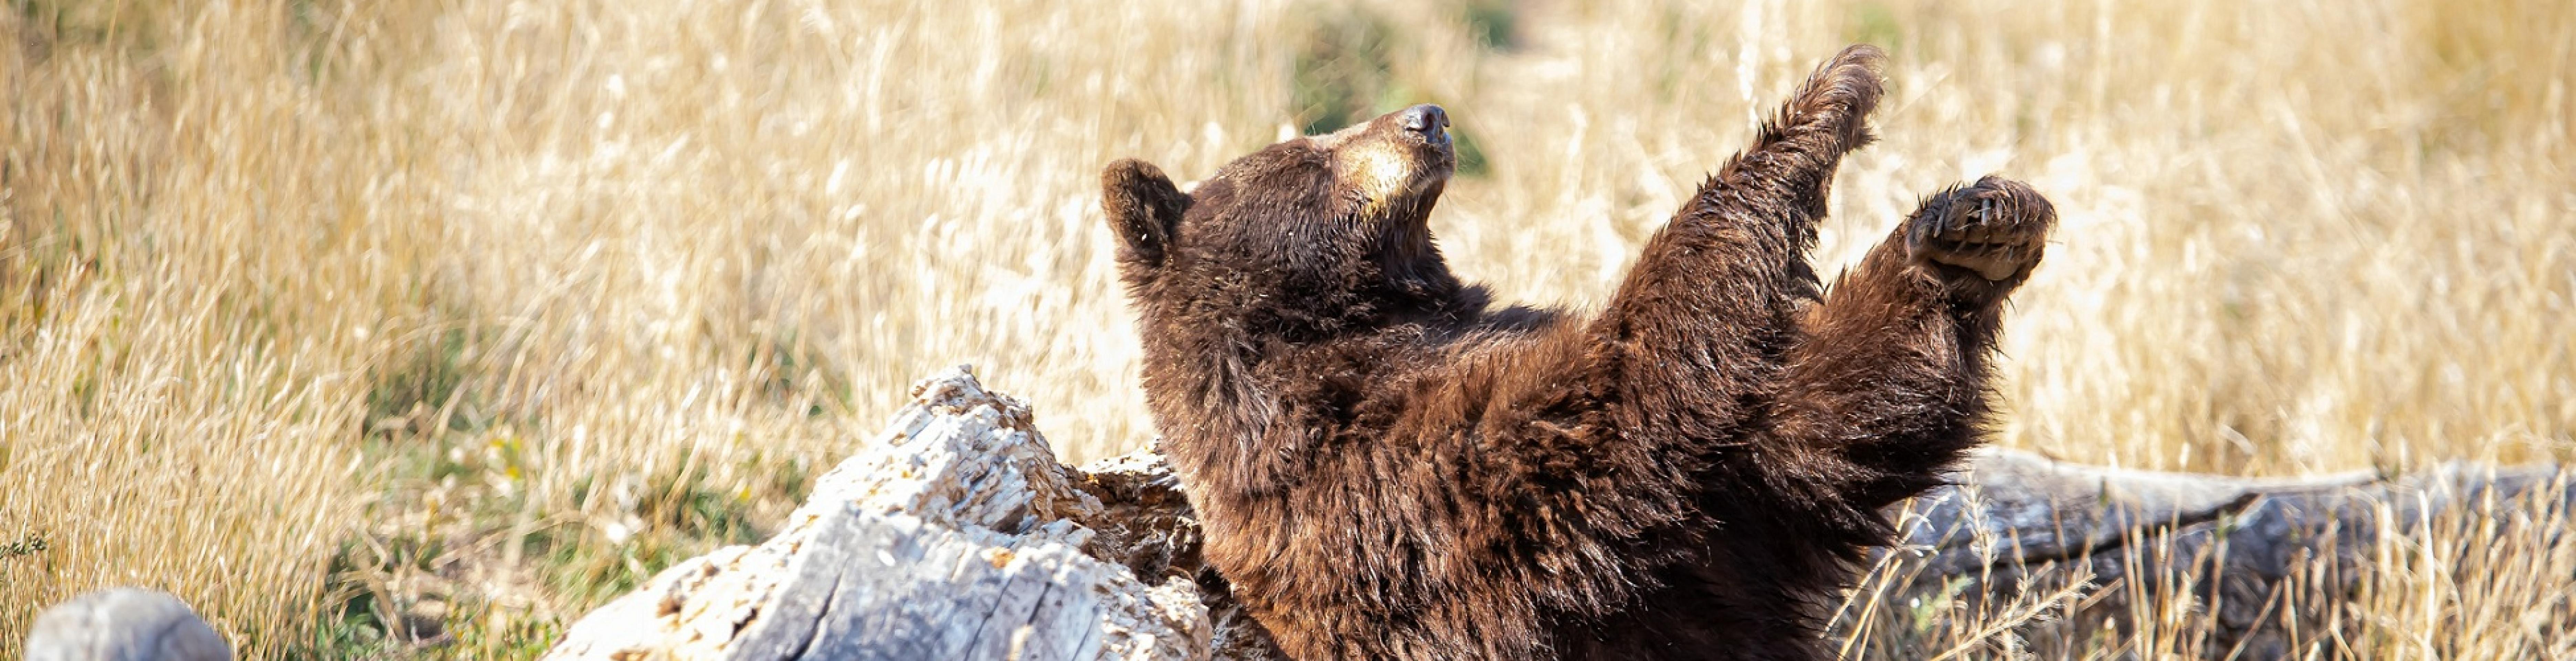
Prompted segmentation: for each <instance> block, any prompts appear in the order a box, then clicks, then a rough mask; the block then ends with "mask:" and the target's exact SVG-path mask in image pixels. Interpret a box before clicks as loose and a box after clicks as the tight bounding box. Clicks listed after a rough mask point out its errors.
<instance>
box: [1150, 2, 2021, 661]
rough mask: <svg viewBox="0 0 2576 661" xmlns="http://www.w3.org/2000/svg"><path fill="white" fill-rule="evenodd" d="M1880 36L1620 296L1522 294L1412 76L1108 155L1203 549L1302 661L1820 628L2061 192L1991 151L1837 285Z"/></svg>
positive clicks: (1953, 450)
mask: <svg viewBox="0 0 2576 661" xmlns="http://www.w3.org/2000/svg"><path fill="white" fill-rule="evenodd" d="M1881 57H1882V56H1881V55H1880V53H1879V51H1878V50H1877V49H1875V48H1871V47H1868V46H1855V47H1852V48H1850V49H1847V50H1845V51H1843V52H1842V53H1841V54H1840V55H1837V56H1836V57H1835V58H1834V59H1833V60H1832V61H1830V62H1827V63H1826V64H1824V65H1823V66H1822V67H1820V68H1818V69H1817V71H1816V72H1815V73H1814V74H1813V75H1812V76H1810V77H1809V78H1808V79H1807V80H1806V82H1805V83H1804V85H1802V86H1801V87H1799V88H1798V90H1797V91H1796V93H1795V95H1794V97H1793V98H1792V99H1791V100H1790V101H1789V103H1788V105H1787V106H1786V107H1784V108H1782V109H1781V111H1780V114H1779V116H1778V118H1777V119H1775V120H1773V121H1771V122H1767V123H1765V124H1764V125H1763V126H1761V127H1760V129H1759V133H1758V135H1757V136H1756V137H1755V139H1754V143H1753V145H1752V147H1751V148H1750V149H1747V150H1746V151H1744V152H1743V153H1741V154H1738V155H1736V156H1735V157H1733V158H1731V159H1729V160H1728V161H1726V163H1725V164H1724V165H1723V166H1722V167H1721V168H1720V169H1719V171H1718V173H1717V175H1716V176H1714V177H1711V178H1710V179H1709V180H1708V181H1707V183H1705V184H1704V185H1702V186H1701V187H1700V189H1699V192H1698V194H1697V195H1696V196H1694V197H1692V198H1691V200H1690V201H1689V203H1688V204H1686V205H1685V206H1683V207H1682V209H1681V210H1680V212H1678V213H1676V214H1675V215H1674V217H1673V219H1672V220H1671V222H1670V223H1668V224H1667V225H1666V226H1665V227H1664V228H1663V229H1662V230H1661V231H1659V232H1658V233H1657V234H1656V235H1655V236H1654V237H1653V239H1651V240H1650V241H1648V242H1647V244H1646V246H1645V249H1644V253H1643V254H1642V255H1640V256H1639V257H1638V259H1637V262H1636V264H1635V266H1633V267H1632V269H1631V270H1630V272H1629V273H1628V275H1627V277H1626V280H1625V281H1624V282H1622V283H1621V284H1620V285H1619V288H1618V290H1617V292H1616V293H1615V294H1614V295H1613V296H1612V297H1611V299H1610V300H1609V301H1608V303H1607V304H1606V306H1605V308H1604V309H1602V310H1601V311H1599V312H1598V313H1594V314H1590V315H1588V316H1587V315H1580V314H1574V313H1569V312H1564V311H1557V310H1545V309H1534V308H1529V307H1498V306H1496V305H1494V304H1492V303H1491V302H1490V301H1489V297H1488V295H1487V293H1486V291H1485V289H1483V288H1481V287H1477V286H1473V285H1468V284H1464V283H1462V282H1460V281H1459V280H1458V279H1457V278H1456V277H1454V276H1452V275H1451V274H1450V271H1449V269H1448V267H1447V266H1446V265H1444V264H1443V262H1442V259H1441V256H1440V251H1439V249H1438V248H1437V247H1436V246H1435V245H1434V243H1433V241H1432V237H1431V232H1430V230H1429V229H1428V225H1427V223H1426V218H1427V217H1428V216H1429V214H1430V212H1431V208H1432V205H1433V204H1434V203H1435V202H1437V201H1438V200H1439V198H1440V193H1441V190H1442V188H1443V186H1444V184H1445V183H1446V182H1447V180H1448V177H1449V174H1450V171H1451V168H1452V164H1453V162H1454V156H1453V154H1452V151H1451V147H1450V138H1449V135H1448V132H1447V125H1448V119H1447V116H1446V115H1445V114H1443V111H1442V110H1441V109H1440V108H1438V107H1436V106H1415V107H1413V108H1409V109H1406V110H1402V111H1399V112H1395V113H1392V114H1389V115H1386V116H1383V117H1379V118H1377V119H1375V120H1373V121H1370V122H1368V123H1367V124H1364V125H1360V126H1354V127H1351V128H1349V129H1347V130H1343V131H1340V132H1337V133H1333V134H1330V135H1321V136H1313V137H1302V138H1296V139H1292V140H1289V141H1286V142H1282V143H1279V144H1276V145H1272V146H1270V147H1269V148H1266V149H1263V150H1261V151H1258V152H1255V153H1253V154H1251V155H1249V156H1245V157H1243V158H1241V159H1238V160H1236V161H1234V162H1233V163H1230V164H1227V165H1226V166H1225V167H1224V168H1222V169H1220V170H1218V171H1217V173H1216V174H1215V175H1214V176H1212V177H1209V178H1208V179H1206V180H1205V181H1204V182H1203V183H1201V184H1200V185H1199V186H1198V187H1197V188H1196V189H1195V190H1194V191H1192V192H1190V193H1183V192H1182V191H1181V190H1180V189H1179V188H1177V187H1175V186H1173V184H1172V182H1171V181H1170V180H1169V179H1167V178H1166V177H1165V176H1164V175H1163V173H1162V172H1160V171H1159V170H1157V169H1156V168H1155V167H1154V166H1153V165H1150V164H1147V163H1144V162H1141V161H1135V160H1122V161H1119V162H1117V163H1113V164H1111V165H1110V166H1109V167H1108V169H1107V171H1106V172H1105V173H1104V174H1103V176H1102V179H1103V182H1102V183H1103V187H1104V188H1105V189H1106V190H1105V197H1104V201H1103V206H1104V207H1105V208H1106V210H1107V212H1108V216H1109V221H1110V225H1111V227H1112V229H1113V230H1114V231H1116V232H1117V234H1118V239H1119V250H1118V254H1117V262H1118V268H1119V272H1120V276H1121V278H1122V279H1123V280H1124V282H1125V284H1126V286H1127V288H1128V290H1129V296H1130V298H1131V300H1132V303H1133V306H1134V309H1135V312H1136V313H1137V315H1138V317H1139V325H1138V331H1139V333H1140V334H1141V335H1142V337H1143V341H1144V349H1145V359H1144V372H1143V381H1144V387H1145V392H1146V395H1147V399H1148V402H1149V403H1150V406H1151V408H1152V410H1153V414H1154V417H1155V422H1156V423H1157V424H1158V425H1159V426H1160V428H1161V431H1162V433H1163V440H1162V449H1163V451H1164V452H1165V453H1166V454H1167V455H1168V456H1169V458H1170V460H1171V462H1172V465H1173V467H1174V468H1175V470H1176V472H1177V473H1178V475H1179V476H1180V477H1181V479H1182V484H1183V485H1184V486H1185V487H1186V488H1187V491H1188V494H1189V498H1190V501H1191V504H1192V505H1193V506H1195V507H1196V509H1197V511H1198V513H1199V515H1200V516H1201V517H1202V519H1201V521H1202V524H1203V525H1204V526H1205V533H1206V537H1207V542H1206V547H1205V549H1204V553H1205V557H1206V559H1207V560H1208V561H1209V562H1210V563H1211V564H1212V565H1213V566H1214V567H1216V568H1217V570H1218V571H1219V573H1220V574H1222V576H1223V577H1224V578H1225V579H1227V580H1228V581H1230V582H1232V584H1233V586H1234V589H1235V595H1236V596H1237V597H1238V598H1240V599H1241V600H1242V601H1243V602H1244V603H1245V604H1246V605H1247V607H1248V608H1249V610H1250V612H1251V613H1252V614H1253V616H1254V617H1255V618H1256V619H1257V620H1258V621H1260V622H1261V623H1262V624H1263V625H1265V626H1266V627H1267V628H1268V629H1269V630H1270V632H1271V633H1272V634H1273V635H1274V636H1275V637H1276V638H1277V641H1278V643H1279V645H1280V647H1281V649H1282V650H1284V651H1285V652H1287V654H1288V655H1289V656H1291V657H1293V658H1296V659H1303V660H1307V661H1314V660H1320V659H1471V658H1472V659H1551V658H1553V659H1818V658H1825V657H1826V656H1828V652H1827V649H1826V647H1825V645H1824V641H1823V640H1822V639H1821V629H1822V628H1823V626H1824V623H1825V620H1826V618H1827V617H1828V614H1829V609H1830V608H1831V607H1832V605H1833V604H1834V602H1835V601H1836V599H1837V589H1838V588H1840V587H1842V586H1844V585H1846V584H1847V583H1848V582H1849V581H1851V580H1852V578H1853V575H1854V573H1855V571H1856V569H1855V567H1856V564H1855V563H1856V561H1857V560H1859V559H1860V558H1861V557H1862V555H1863V553H1864V552H1865V551H1866V549H1867V548H1868V547H1871V546H1875V545H1883V544H1886V543H1888V542H1889V541H1890V535H1891V532H1890V525H1889V523H1888V522H1887V521H1886V520H1884V519H1883V518H1882V517H1881V515H1880V514H1879V510H1880V509H1881V507H1883V506H1886V505H1889V504H1891V503H1894V502H1896V501H1898V500H1900V499H1903V498H1906V497H1908V496H1912V495H1914V494H1916V493H1919V492H1921V491H1922V490H1924V489H1926V488H1928V487H1931V486H1934V485H1935V484H1938V483H1940V482H1941V481H1942V479H1943V478H1942V475H1943V472H1944V471H1945V469H1947V468H1948V467H1949V466H1950V465H1951V464H1952V463H1953V462H1954V461H1955V460H1957V459H1958V458H1959V457H1960V455H1961V453H1962V452H1963V451H1965V450H1966V449H1968V448H1969V447H1970V446H1972V445H1974V444H1976V443H1977V442H1978V439H1979V437H1980V434H1981V428H1982V425H1983V421H1984V416H1985V414H1986V412H1987V407H1988V404H1987V394H1986V389H1987V385H1988V384H1987V382H1988V371H1989V367H1988V357H1989V355H1990V354H1991V353H1992V352H1993V349H1994V343H1995V332H1996V323H1997V319H1998V316H1999V314H2000V312H2001V309H2000V305H2001V303H2002V302H2003V300H2004V296H2005V294H2006V293H2008V292H2010V291H2012V289H2013V288H2014V287H2015V286H2016V285H2018V284H2020V283H2021V282H2022V281H2023V280H2024V279H2026V278H2027V277H2028V276H2029V274H2030V271H2031V268H2032V267H2034V266H2035V265H2037V264H2038V262H2039V258H2040V252H2041V248H2042V246H2043V240H2044V238H2045V235H2046V234H2047V232H2048V230H2049V228H2050V226H2051V225H2052V224H2053V223H2054V222H2055V221H2054V217H2055V216H2054V211H2053V210H2052V209H2051V207H2050V206H2049V203H2048V202H2047V201H2046V200H2044V199H2042V198H2041V197H2040V196H2039V195H2038V194H2037V193H2036V192H2034V191H2032V190H2031V189H2030V188H2029V187H2027V186H2025V185H2022V184H2020V183H2017V182H2012V181H2005V180H2001V179H1996V178H1993V177H1988V178H1985V179H1982V180H1980V181H1978V182H1976V183H1975V184H1970V185H1966V186H1963V187H1955V188H1951V189H1949V190H1944V191H1941V192H1939V193H1935V194H1933V195H1932V196H1931V197H1930V198H1929V199H1927V200H1926V201H1924V202H1923V204H1922V207H1921V208H1920V209H1919V210H1917V211H1915V212H1914V213H1913V214H1912V215H1911V216H1909V217H1908V218H1906V219H1905V221H1904V222H1903V223H1901V224H1900V225H1899V226H1898V227H1897V229H1896V230H1895V232H1894V234H1893V235H1892V236H1890V237H1889V238H1888V239H1887V240H1886V241H1885V242H1883V243H1881V244H1880V245H1879V246H1877V247H1876V248H1875V249H1874V250H1872V251H1871V252H1870V253H1869V254H1868V256H1867V257H1866V258H1864V259H1863V260H1862V261H1861V263H1860V264H1859V265H1858V266H1857V267H1856V268H1855V269H1854V270H1852V271H1850V272H1848V273H1846V274H1844V275H1843V276H1842V277H1841V278H1840V279H1839V280H1837V281H1836V283H1835V284H1834V285H1833V286H1832V287H1831V288H1826V287H1824V286H1822V283H1821V282H1819V280H1818V278H1817V276H1816V273H1815V270H1814V269H1813V268H1812V267H1811V266H1810V265H1809V264H1808V257H1807V253H1808V252H1809V249H1810V248H1811V246H1812V245H1813V244H1814V243H1815V237H1816V222H1817V221H1818V219H1819V218H1820V217H1822V216H1823V215H1824V214H1825V211H1826V208H1825V200H1826V190H1827V187H1828V185H1829V184H1830V183H1831V181H1832V179H1833V174H1834V170H1835V168H1836V166H1837V165H1838V164H1839V163H1840V161H1841V159H1842V156H1843V154H1845V153H1847V152H1849V151H1851V150H1853V149H1856V148H1858V147H1860V146H1861V145H1862V144H1863V143H1866V142H1868V141H1869V139H1870V137H1869V133H1868V131H1867V130H1866V128H1865V126H1864V122H1863V120H1864V117H1865V116H1867V115H1868V114H1869V112H1870V110H1871V109H1872V108H1873V107H1874V106H1875V105H1877V103H1878V100H1879V96H1880V85H1881V83H1880V80H1879V74H1878V71H1877V69H1878V64H1879V61H1880V59H1881Z"/></svg>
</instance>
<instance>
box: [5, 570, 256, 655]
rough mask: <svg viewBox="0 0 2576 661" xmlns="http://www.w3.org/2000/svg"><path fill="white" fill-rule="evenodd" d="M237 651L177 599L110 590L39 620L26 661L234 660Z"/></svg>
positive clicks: (138, 591)
mask: <svg viewBox="0 0 2576 661" xmlns="http://www.w3.org/2000/svg"><path fill="white" fill-rule="evenodd" d="M232 658H233V648H232V646H231V645H229V644H226V643H224V637H223V636H222V635H219V634H216V633H215V628H214V627H211V626H207V625H206V621H205V620H204V619H202V618H199V617H197V612H196V611H193V610H189V609H188V605H187V604H186V603H182V602H180V601H179V598H178V597H173V596H170V595H169V594H166V593H162V592H155V591H152V590H141V589H136V588H109V589H105V590H99V591H95V592H90V593H88V594H83V595H81V596H78V597H73V598H72V600H71V601H66V602H63V603H60V604H55V605H54V607H52V608H47V609H45V612H44V613H42V614H39V615H37V616H36V623H35V625H34V626H32V627H30V628H29V631H28V633H27V661H231V659H232Z"/></svg>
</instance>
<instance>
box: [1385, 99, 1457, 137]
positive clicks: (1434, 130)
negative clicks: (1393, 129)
mask: <svg viewBox="0 0 2576 661" xmlns="http://www.w3.org/2000/svg"><path fill="white" fill-rule="evenodd" d="M1399 112H1400V113H1401V114H1400V115H1398V116H1397V117H1396V120H1397V121H1398V122H1399V123H1401V124H1403V125H1404V130H1407V131H1412V132H1414V133H1419V134H1422V136H1423V137H1427V138H1439V137H1441V135H1442V133H1443V132H1444V131H1445V130H1446V129H1448V128H1449V112H1448V111H1445V110H1441V109H1440V106H1435V105H1431V104H1428V103H1425V104H1422V105H1418V106H1414V107H1411V108H1406V109H1404V110H1402V111H1399Z"/></svg>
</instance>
